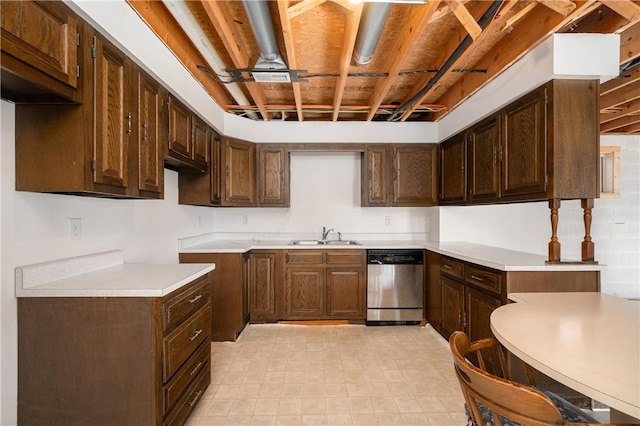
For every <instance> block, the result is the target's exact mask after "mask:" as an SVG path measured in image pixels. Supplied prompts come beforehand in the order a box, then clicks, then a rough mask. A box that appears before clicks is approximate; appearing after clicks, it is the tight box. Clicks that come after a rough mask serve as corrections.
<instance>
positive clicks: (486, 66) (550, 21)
mask: <svg viewBox="0 0 640 426" xmlns="http://www.w3.org/2000/svg"><path fill="white" fill-rule="evenodd" d="M593 3H594V0H586V1H585V0H582V1H580V0H578V1H576V4H577V8H576V9H575V10H574V11H573V13H572V14H571V15H569V16H567V17H562V16H560V15H559V14H557V13H552V12H550V11H549V10H548V9H547V8H544V7H542V8H534V9H533V10H532V11H531V12H530V13H529V14H528V15H527V16H526V18H525V19H521V20H520V21H519V22H518V24H517V25H515V26H514V27H513V30H512V31H510V32H508V33H507V34H506V35H505V36H504V37H503V38H502V39H501V40H500V42H499V43H498V44H497V45H496V46H494V48H493V49H491V51H490V52H489V53H488V54H487V55H485V56H484V57H483V58H482V59H480V60H479V61H478V62H477V63H475V64H474V68H476V69H483V70H486V73H471V74H466V75H465V76H464V78H463V79H459V80H458V81H456V83H454V84H453V85H452V86H451V87H450V88H449V90H448V91H447V93H445V94H444V95H442V96H440V97H439V98H437V99H427V102H429V103H438V104H441V105H446V106H447V108H448V111H451V110H452V109H453V108H454V107H455V106H456V105H458V104H459V103H460V102H462V101H463V100H465V99H466V98H467V97H469V96H470V95H471V94H473V93H474V92H475V91H477V90H478V89H479V88H481V87H482V86H483V85H484V84H486V83H487V82H489V81H490V80H491V79H493V78H494V77H495V76H496V75H498V74H499V73H500V72H502V70H504V69H506V68H507V67H509V66H510V65H511V64H513V63H514V62H515V61H517V60H518V59H519V58H521V57H522V56H524V55H525V54H526V53H528V52H530V51H531V50H533V49H534V48H535V47H536V46H538V45H539V44H540V43H541V42H542V41H543V40H545V39H546V38H547V37H548V36H549V35H550V34H552V33H554V32H555V31H557V30H558V29H560V28H563V27H565V26H567V25H568V24H569V23H570V22H572V21H573V19H574V17H575V16H582V15H581V13H582V12H583V9H585V8H589V9H592V5H593ZM424 101H425V100H424V99H423V102H424ZM444 114H445V112H439V113H435V117H434V119H436V120H437V119H439V118H441V117H442V116H443V115H444Z"/></svg>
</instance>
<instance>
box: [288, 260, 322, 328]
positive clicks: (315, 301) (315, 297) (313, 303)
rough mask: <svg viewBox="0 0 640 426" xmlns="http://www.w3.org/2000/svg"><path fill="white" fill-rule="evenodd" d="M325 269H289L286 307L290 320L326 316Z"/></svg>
mask: <svg viewBox="0 0 640 426" xmlns="http://www.w3.org/2000/svg"><path fill="white" fill-rule="evenodd" d="M324 285H325V283H324V268H323V267H318V268H313V267H308V268H297V267H290V268H287V275H286V281H285V306H286V308H285V309H286V312H285V313H286V317H287V318H288V319H305V318H306V319H309V318H321V317H323V316H324V313H325V309H324V305H325V303H324Z"/></svg>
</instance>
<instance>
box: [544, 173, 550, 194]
mask: <svg viewBox="0 0 640 426" xmlns="http://www.w3.org/2000/svg"><path fill="white" fill-rule="evenodd" d="M548 186H549V175H545V176H544V190H545V191H546V190H547V187H548Z"/></svg>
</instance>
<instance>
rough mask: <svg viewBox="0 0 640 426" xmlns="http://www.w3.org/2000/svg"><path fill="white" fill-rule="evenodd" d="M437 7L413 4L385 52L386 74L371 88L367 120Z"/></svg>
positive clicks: (433, 3) (370, 117) (384, 94)
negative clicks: (390, 47)
mask: <svg viewBox="0 0 640 426" xmlns="http://www.w3.org/2000/svg"><path fill="white" fill-rule="evenodd" d="M437 8H438V3H437V2H429V3H427V4H425V5H420V6H414V9H412V13H411V14H410V17H409V20H408V21H407V22H406V23H405V25H404V26H403V27H402V30H401V31H400V35H399V37H398V38H397V39H396V41H395V43H394V45H393V48H392V49H391V51H390V52H388V53H387V55H388V56H387V58H388V59H387V61H386V65H385V67H384V69H385V70H387V73H388V75H387V77H385V78H384V79H383V80H382V81H380V82H379V83H378V84H377V85H376V87H375V89H374V90H373V95H372V96H371V98H370V100H369V105H370V106H371V111H370V112H369V115H368V116H367V121H370V120H371V119H372V118H373V117H374V116H375V114H376V111H377V110H378V107H379V106H380V104H382V102H383V100H384V97H385V96H386V94H387V92H388V91H389V88H390V87H391V85H392V84H393V81H394V79H395V77H397V76H398V73H399V72H400V69H401V67H402V64H403V62H404V60H405V58H406V56H407V54H408V53H409V52H410V51H411V50H412V49H413V47H414V46H415V44H416V41H417V39H418V37H419V36H420V33H422V31H423V30H424V28H425V27H426V26H427V24H428V23H429V21H430V20H431V17H432V16H433V14H434V13H435V11H436V10H437Z"/></svg>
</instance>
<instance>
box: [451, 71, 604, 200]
mask: <svg viewBox="0 0 640 426" xmlns="http://www.w3.org/2000/svg"><path fill="white" fill-rule="evenodd" d="M598 100H599V83H598V81H597V80H551V81H549V82H548V83H546V84H544V85H542V86H540V87H538V88H537V89H535V90H533V91H531V92H530V93H528V94H526V95H524V96H523V97H521V98H520V99H518V100H516V101H515V102H512V103H511V104H509V105H508V106H507V107H505V108H503V109H502V110H500V111H498V112H496V113H494V114H492V115H491V116H489V117H488V118H487V119H485V120H483V121H481V122H480V123H478V124H476V125H474V126H472V127H471V128H469V129H467V130H466V131H464V132H462V133H460V134H458V135H456V136H454V137H452V138H450V139H449V140H447V141H445V142H443V143H442V145H441V151H440V153H441V157H442V163H441V182H440V192H441V203H442V204H465V203H474V204H476V203H493V202H517V201H540V200H548V199H585V198H587V199H588V198H596V197H598V174H599V171H598V161H599V160H598V158H599V150H600V138H599V128H598V114H599V112H598ZM462 139H466V140H467V144H468V149H469V156H468V158H467V157H464V156H462V157H460V156H458V154H461V151H460V150H457V149H456V148H455V147H454V145H456V144H457V143H461V142H460V140H462ZM453 154H455V157H456V158H462V159H463V160H462V161H463V163H462V164H461V165H459V164H458V162H457V161H454V159H453V157H454V155H453ZM465 160H466V162H465ZM465 168H468V169H469V171H468V181H467V182H468V185H469V197H468V198H465V197H464V196H462V195H461V194H462V191H460V190H459V188H460V187H461V185H462V183H463V182H465V181H464V180H463V179H465V177H464V173H463V172H462V171H464V170H465ZM456 169H458V170H460V172H458V174H456V173H454V171H455V170H456ZM454 181H455V183H454Z"/></svg>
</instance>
